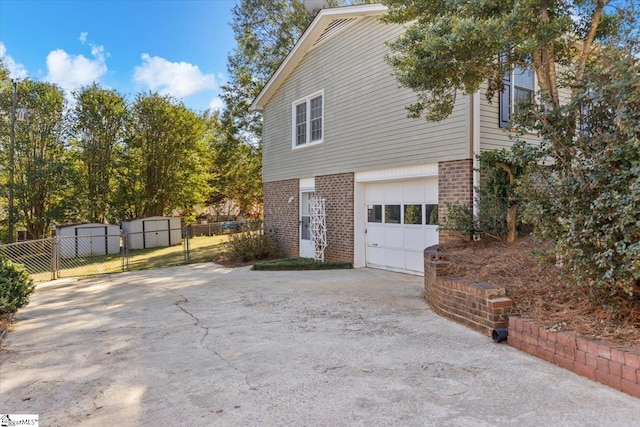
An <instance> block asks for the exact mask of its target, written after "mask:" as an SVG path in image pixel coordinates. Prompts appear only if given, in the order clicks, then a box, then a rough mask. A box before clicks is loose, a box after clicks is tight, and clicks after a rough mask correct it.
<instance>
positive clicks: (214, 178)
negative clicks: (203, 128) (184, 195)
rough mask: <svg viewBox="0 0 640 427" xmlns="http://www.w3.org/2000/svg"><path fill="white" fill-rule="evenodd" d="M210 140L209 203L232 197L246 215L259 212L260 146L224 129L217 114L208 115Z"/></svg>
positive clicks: (260, 183)
mask: <svg viewBox="0 0 640 427" xmlns="http://www.w3.org/2000/svg"><path fill="white" fill-rule="evenodd" d="M206 138H207V141H208V144H209V151H210V154H211V171H212V172H211V175H210V183H211V193H210V194H209V197H208V199H207V203H208V204H210V205H214V206H216V205H220V204H222V203H225V202H226V201H229V200H233V202H234V203H235V204H236V206H237V207H238V208H239V209H240V212H242V213H243V214H244V215H245V216H251V215H255V214H258V213H259V212H256V207H257V206H259V205H260V203H261V201H262V153H261V150H260V146H258V147H256V146H254V145H251V144H245V143H243V142H241V141H240V140H239V139H237V138H234V137H232V136H230V135H229V134H228V133H227V132H225V131H224V130H223V129H222V125H221V123H220V122H219V120H218V118H217V116H212V117H210V118H209V119H208V130H207V137H206Z"/></svg>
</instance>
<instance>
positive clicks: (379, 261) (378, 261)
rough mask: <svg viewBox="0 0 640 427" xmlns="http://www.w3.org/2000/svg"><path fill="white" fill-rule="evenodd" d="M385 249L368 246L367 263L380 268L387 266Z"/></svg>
mask: <svg viewBox="0 0 640 427" xmlns="http://www.w3.org/2000/svg"><path fill="white" fill-rule="evenodd" d="M384 253H385V249H384V248H383V247H380V246H368V247H367V263H369V264H371V265H375V266H378V267H383V266H384V265H385V257H384Z"/></svg>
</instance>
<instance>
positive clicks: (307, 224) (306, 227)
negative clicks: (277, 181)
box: [300, 190, 316, 258]
mask: <svg viewBox="0 0 640 427" xmlns="http://www.w3.org/2000/svg"><path fill="white" fill-rule="evenodd" d="M313 196H314V192H313V191H312V190H302V191H301V192H300V256H301V257H303V258H315V256H316V251H315V247H314V246H313V242H312V241H311V209H310V207H309V201H310V200H311V199H312V198H313Z"/></svg>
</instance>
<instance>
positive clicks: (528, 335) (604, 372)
mask: <svg viewBox="0 0 640 427" xmlns="http://www.w3.org/2000/svg"><path fill="white" fill-rule="evenodd" d="M507 340H508V341H507V342H508V343H509V345H511V346H513V347H515V348H518V349H520V350H522V351H525V352H527V353H529V354H532V355H534V356H537V357H540V358H541V359H544V360H546V361H548V362H551V363H555V364H556V365H560V366H562V367H563V368H566V369H569V370H571V371H573V372H575V373H577V374H579V375H582V376H585V377H587V378H589V379H591V380H593V381H598V382H600V383H602V384H605V385H608V386H609V387H612V388H615V389H616V390H620V391H622V392H624V393H627V394H630V395H632V396H635V397H637V398H640V351H638V350H637V349H635V348H625V347H614V346H611V345H610V344H608V343H604V342H600V341H594V340H590V339H587V338H584V337H581V336H580V335H577V334H574V333H571V332H554V331H548V330H547V329H546V328H544V327H542V326H538V325H537V324H536V323H535V322H534V321H533V320H531V319H523V318H519V317H511V318H510V319H509V336H508V338H507Z"/></svg>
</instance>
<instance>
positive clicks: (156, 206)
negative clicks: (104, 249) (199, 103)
mask: <svg viewBox="0 0 640 427" xmlns="http://www.w3.org/2000/svg"><path fill="white" fill-rule="evenodd" d="M131 110H132V117H131V118H132V120H131V126H130V130H129V135H128V137H127V139H126V148H125V155H124V165H123V166H124V167H123V168H121V170H120V172H119V173H120V177H119V178H120V179H119V182H120V186H119V192H120V194H121V197H122V201H121V203H123V205H124V206H125V207H124V208H121V215H123V216H127V217H131V218H136V217H141V216H154V215H168V214H170V213H171V212H172V211H173V210H175V209H180V210H182V212H183V213H185V214H186V215H187V216H188V215H189V214H190V213H191V211H192V209H193V207H194V206H195V205H198V204H201V203H202V202H203V201H204V200H205V198H206V195H207V194H209V188H208V183H207V179H208V170H209V168H210V165H209V161H208V159H209V157H208V152H207V145H206V142H205V140H204V132H205V123H204V119H203V118H202V117H200V116H197V115H196V114H195V113H193V112H192V111H191V110H189V109H187V108H186V107H185V106H184V105H183V104H182V103H180V102H177V101H176V100H175V99H173V98H171V97H169V96H160V95H158V94H155V93H148V94H139V95H138V96H137V97H136V100H135V102H134V104H133V106H132V109H131Z"/></svg>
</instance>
